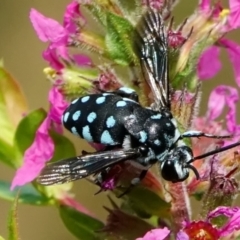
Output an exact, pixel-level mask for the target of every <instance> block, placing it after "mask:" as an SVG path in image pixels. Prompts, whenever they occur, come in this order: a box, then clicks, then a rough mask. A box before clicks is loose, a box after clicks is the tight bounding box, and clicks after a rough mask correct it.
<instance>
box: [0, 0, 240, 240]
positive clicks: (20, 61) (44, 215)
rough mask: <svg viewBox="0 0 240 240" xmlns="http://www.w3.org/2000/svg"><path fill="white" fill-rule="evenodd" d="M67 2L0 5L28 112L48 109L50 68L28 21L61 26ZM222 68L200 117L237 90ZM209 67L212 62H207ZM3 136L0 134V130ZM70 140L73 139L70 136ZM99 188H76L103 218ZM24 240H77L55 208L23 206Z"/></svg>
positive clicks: (7, 53)
mask: <svg viewBox="0 0 240 240" xmlns="http://www.w3.org/2000/svg"><path fill="white" fill-rule="evenodd" d="M69 2H70V1H68V0H50V1H49V0H24V1H16V0H1V1H0V3H1V5H0V36H1V38H0V58H3V60H4V64H5V66H6V68H7V69H8V70H9V71H10V73H11V74H12V75H13V76H14V77H15V79H17V80H18V81H19V82H20V84H21V86H22V88H23V91H24V93H25V95H26V97H27V99H28V103H29V108H30V109H31V110H32V109H36V108H39V107H44V108H47V107H48V103H47V94H48V90H49V87H50V83H49V82H48V81H47V80H46V79H45V76H44V74H43V72H42V70H43V68H44V67H46V66H47V63H45V62H44V61H43V59H42V57H41V54H42V51H43V50H44V49H45V48H46V47H47V44H44V43H42V42H41V41H40V40H39V39H38V38H37V36H36V34H35V32H34V30H33V28H32V26H31V23H30V21H29V17H28V16H29V11H30V9H31V8H36V9H37V10H38V11H39V12H41V13H42V14H43V15H45V16H47V17H51V18H54V19H56V20H58V21H60V22H62V17H63V13H64V10H65V6H66V5H67V4H68V3H69ZM197 3H198V1H196V0H194V1H193V0H191V1H188V0H181V1H180V3H179V5H178V7H177V8H176V9H175V13H174V16H175V21H176V22H179V21H182V20H183V19H184V18H185V17H186V16H188V15H189V14H191V13H192V11H193V9H194V7H195V6H196V5H197ZM230 35H231V38H232V39H235V40H236V41H238V42H239V43H240V31H238V32H237V31H236V32H235V33H231V34H230ZM221 57H222V59H223V60H224V64H223V69H222V71H221V73H220V74H219V75H218V76H217V77H216V79H217V81H216V79H215V81H213V80H211V81H206V82H204V86H203V102H202V105H201V109H200V114H201V113H202V114H204V112H205V110H206V106H207V97H208V96H209V93H210V91H211V89H213V87H214V86H215V85H218V84H219V83H223V84H229V85H236V84H235V82H234V75H233V71H232V68H231V66H230V63H229V62H228V57H227V55H226V53H222V56H221ZM209 64H211V63H209ZM0 131H1V130H0ZM68 136H70V135H68ZM70 137H71V139H73V140H74V141H75V146H76V147H77V149H78V152H79V153H80V151H81V150H82V149H85V150H87V149H86V146H87V145H86V143H84V142H83V141H81V140H79V139H76V138H73V137H72V136H70ZM13 176H14V172H13V171H12V170H10V169H8V168H7V167H5V166H4V165H3V164H1V163H0V178H1V179H5V180H9V181H11V179H12V178H13ZM97 190H98V189H97V188H96V187H95V186H93V185H91V184H90V183H88V182H87V181H86V180H81V181H78V182H77V183H76V184H75V187H74V193H75V194H76V196H77V198H78V200H79V202H81V203H82V204H83V205H84V206H85V207H87V208H89V209H91V210H92V211H93V212H94V213H96V215H97V216H99V217H100V218H101V219H105V218H106V211H105V210H104V209H103V208H102V205H105V206H107V205H109V203H108V199H107V198H106V193H101V194H99V195H96V196H94V193H95V192H96V191H97ZM10 207H11V203H10V202H7V201H4V200H1V199H0V235H2V236H3V237H7V215H8V212H9V209H10ZM18 210H19V211H18V213H19V214H18V218H19V220H18V221H19V229H20V236H21V239H23V240H43V239H49V240H56V239H58V240H66V239H68V240H71V239H75V238H74V236H72V235H71V234H70V233H69V232H68V231H67V230H66V229H65V227H64V225H63V223H62V222H61V220H60V218H59V215H58V211H57V210H56V209H55V208H53V207H36V206H27V205H22V204H20V205H19V209H18Z"/></svg>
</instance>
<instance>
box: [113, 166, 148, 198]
mask: <svg viewBox="0 0 240 240" xmlns="http://www.w3.org/2000/svg"><path fill="white" fill-rule="evenodd" d="M147 172H148V169H144V170H142V172H141V173H140V175H139V177H137V178H133V179H132V181H131V184H130V185H129V186H128V187H127V188H126V189H125V191H123V192H122V193H121V194H120V195H119V196H117V197H118V198H121V197H123V196H124V195H126V194H128V193H129V192H131V190H132V189H133V188H134V187H135V186H136V185H138V184H139V183H140V182H141V181H142V180H143V179H144V177H145V176H146V174H147Z"/></svg>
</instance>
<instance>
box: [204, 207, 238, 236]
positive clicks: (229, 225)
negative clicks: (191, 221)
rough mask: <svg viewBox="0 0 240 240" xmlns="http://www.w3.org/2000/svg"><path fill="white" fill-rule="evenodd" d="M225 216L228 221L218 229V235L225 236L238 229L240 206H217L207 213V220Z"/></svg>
mask: <svg viewBox="0 0 240 240" xmlns="http://www.w3.org/2000/svg"><path fill="white" fill-rule="evenodd" d="M221 215H223V216H225V217H227V218H228V221H227V222H226V223H225V224H224V225H223V226H221V227H220V228H219V229H218V232H219V234H220V237H226V236H228V235H230V234H232V233H233V232H234V231H236V230H240V208H239V207H217V208H216V209H215V210H213V211H212V212H210V213H209V214H208V217H207V220H208V221H210V220H211V219H212V218H215V217H218V216H221Z"/></svg>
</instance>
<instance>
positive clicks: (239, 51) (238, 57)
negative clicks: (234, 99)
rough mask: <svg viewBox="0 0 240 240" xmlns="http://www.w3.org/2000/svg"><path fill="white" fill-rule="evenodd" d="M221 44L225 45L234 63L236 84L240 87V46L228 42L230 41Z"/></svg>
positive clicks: (226, 40) (225, 40) (223, 41)
mask: <svg viewBox="0 0 240 240" xmlns="http://www.w3.org/2000/svg"><path fill="white" fill-rule="evenodd" d="M220 44H221V45H223V46H224V47H225V49H226V50H227V53H228V56H229V59H230V61H231V63H232V66H233V71H234V74H235V79H236V82H237V84H238V86H239V87H240V68H239V66H240V45H238V44H237V43H235V42H233V41H231V40H228V39H222V40H220Z"/></svg>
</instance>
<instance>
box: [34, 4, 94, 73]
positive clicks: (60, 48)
mask: <svg viewBox="0 0 240 240" xmlns="http://www.w3.org/2000/svg"><path fill="white" fill-rule="evenodd" d="M79 19H81V20H83V21H84V22H85V19H84V18H83V17H82V15H81V13H80V10H79V3H77V2H76V1H73V2H72V3H70V4H69V5H68V6H67V8H66V12H65V14H64V21H63V26H62V25H61V24H60V23H58V22H57V21H56V20H54V19H51V18H47V17H45V16H44V15H42V14H41V13H39V12H38V11H37V10H35V9H31V11H30V20H31V22H32V25H33V27H34V29H35V31H36V33H37V35H38V37H39V39H40V40H41V41H43V42H47V41H49V42H50V45H49V46H48V48H47V49H46V50H45V51H44V52H43V58H44V59H45V60H46V61H48V62H49V63H50V66H51V67H53V68H54V69H56V70H61V69H62V68H63V67H64V64H63V63H62V61H61V60H62V59H64V60H65V61H70V59H71V57H70V56H69V53H68V49H67V46H68V44H69V43H70V42H71V41H72V40H71V38H72V35H73V34H75V33H76V31H77V29H78V27H77V21H79ZM73 60H74V59H73ZM78 60H79V58H78ZM84 60H86V57H84ZM89 61H90V60H89V58H88V61H87V62H89ZM77 63H78V64H79V61H78V62H77ZM80 64H81V65H83V64H85V61H84V62H81V63H80Z"/></svg>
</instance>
